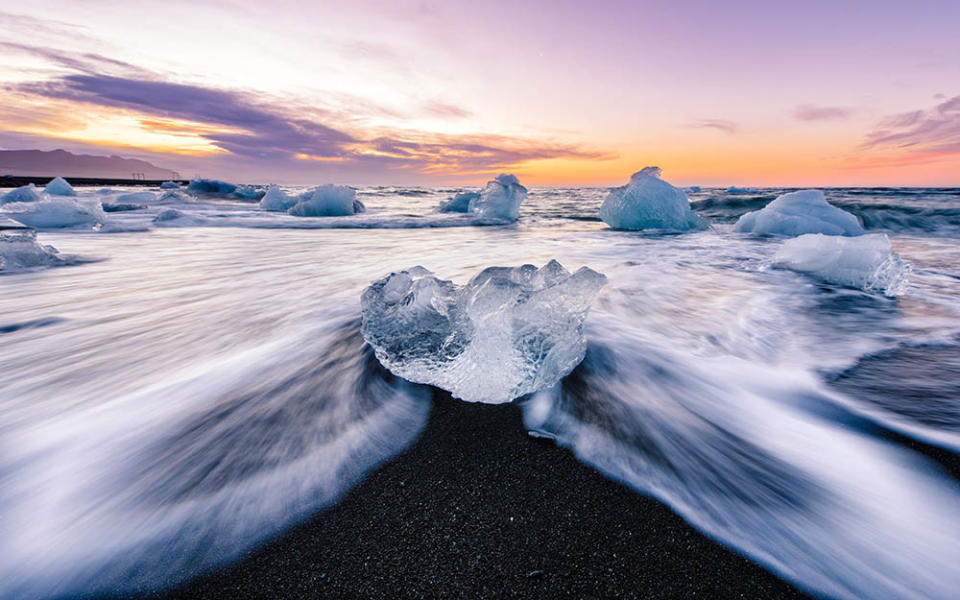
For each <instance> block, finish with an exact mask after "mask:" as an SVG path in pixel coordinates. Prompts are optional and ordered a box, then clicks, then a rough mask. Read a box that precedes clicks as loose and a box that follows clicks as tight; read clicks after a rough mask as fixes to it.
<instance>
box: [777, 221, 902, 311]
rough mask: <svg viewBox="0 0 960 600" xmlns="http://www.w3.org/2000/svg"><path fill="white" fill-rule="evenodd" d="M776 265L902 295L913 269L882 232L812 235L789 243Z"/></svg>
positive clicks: (821, 277) (829, 280)
mask: <svg viewBox="0 0 960 600" xmlns="http://www.w3.org/2000/svg"><path fill="white" fill-rule="evenodd" d="M773 266H774V267H777V268H780V269H790V270H792V271H797V272H799V273H806V274H808V275H811V276H813V277H816V278H818V279H821V280H823V281H826V282H827V283H833V284H836V285H842V286H846V287H852V288H858V289H861V290H865V291H868V292H872V291H877V292H881V293H884V294H886V295H888V296H899V295H901V294H903V293H904V292H905V291H906V289H907V283H908V279H909V277H910V272H911V267H910V264H909V263H905V262H904V261H903V260H901V259H900V256H898V255H897V253H895V252H892V251H891V250H890V239H889V238H887V236H886V235H885V234H882V233H872V234H869V235H862V236H859V237H841V236H835V235H823V234H822V233H812V234H806V235H801V236H800V237H798V238H795V239H792V240H787V241H786V242H784V243H783V246H781V247H780V249H779V250H778V251H777V253H776V255H774V257H773Z"/></svg>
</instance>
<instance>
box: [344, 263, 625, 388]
mask: <svg viewBox="0 0 960 600" xmlns="http://www.w3.org/2000/svg"><path fill="white" fill-rule="evenodd" d="M605 283H606V277H604V276H603V275H601V274H600V273H597V272H596V271H593V270H591V269H588V268H586V267H583V268H581V269H580V270H579V271H577V272H576V273H574V274H573V275H570V273H569V272H567V270H566V269H564V268H563V267H562V266H561V265H560V263H558V262H557V261H550V262H549V263H548V264H546V265H545V266H544V267H543V268H541V269H537V268H536V267H535V266H533V265H523V266H522V267H515V268H511V267H490V268H487V269H484V270H483V271H481V272H480V273H479V274H478V275H477V276H476V277H474V278H473V279H472V280H471V281H470V282H469V283H468V284H466V285H465V286H458V285H456V284H454V283H453V282H451V281H447V280H442V279H438V278H437V277H434V276H433V274H432V273H431V272H430V271H428V270H426V269H424V268H423V267H415V268H413V269H410V270H409V271H401V272H399V273H392V274H391V275H390V276H388V277H385V278H384V279H381V280H379V281H376V282H374V283H373V284H371V285H370V287H368V288H367V289H366V290H365V291H364V293H363V297H362V299H361V304H362V307H363V337H364V339H366V341H367V342H368V343H369V344H370V345H371V346H372V347H373V349H374V351H375V352H376V355H377V358H378V359H379V360H380V362H381V363H382V364H383V365H384V366H385V367H387V368H388V369H390V371H392V372H393V373H394V374H396V375H399V376H400V377H403V378H405V379H408V380H410V381H415V382H418V383H427V384H431V385H435V386H437V387H440V388H443V389H445V390H448V391H449V392H450V393H451V394H453V395H454V396H456V397H457V398H462V399H463V400H467V401H469V402H485V403H489V404H498V403H502V402H509V401H511V400H513V399H514V398H517V397H519V396H522V395H524V394H528V393H530V392H534V391H536V390H540V389H543V388H547V387H550V386H552V385H554V384H556V383H557V382H558V381H560V379H562V378H563V377H564V376H566V375H567V374H568V373H569V372H570V371H572V370H573V368H574V367H576V366H577V365H578V364H579V363H580V361H581V360H583V356H584V352H585V351H586V341H585V340H584V337H583V320H584V319H585V318H586V316H587V311H588V310H589V308H590V303H591V302H592V301H593V298H594V297H595V296H596V295H597V293H599V291H600V289H601V288H602V287H603V285H604V284H605Z"/></svg>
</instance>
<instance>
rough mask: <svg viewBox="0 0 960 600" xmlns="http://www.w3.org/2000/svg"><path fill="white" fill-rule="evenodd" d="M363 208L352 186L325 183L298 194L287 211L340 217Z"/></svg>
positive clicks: (306, 214)
mask: <svg viewBox="0 0 960 600" xmlns="http://www.w3.org/2000/svg"><path fill="white" fill-rule="evenodd" d="M364 210H366V208H365V207H364V206H363V202H360V201H359V200H357V193H356V192H355V191H354V190H353V189H352V188H349V187H346V186H343V185H330V184H327V185H321V186H320V187H318V188H314V189H313V190H311V191H309V192H307V193H306V194H303V195H302V196H300V198H299V199H298V201H297V203H296V204H294V205H293V207H292V208H291V209H290V210H289V211H287V212H289V214H291V215H293V216H295V217H342V216H346V215H352V214H355V213H359V212H363V211H364Z"/></svg>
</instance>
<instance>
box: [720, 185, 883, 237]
mask: <svg viewBox="0 0 960 600" xmlns="http://www.w3.org/2000/svg"><path fill="white" fill-rule="evenodd" d="M733 230H734V231H739V232H741V233H762V234H772V235H789V236H798V235H803V234H805V233H825V234H827V235H863V233H864V230H863V227H862V226H861V225H860V221H859V220H858V219H857V217H855V216H854V215H852V214H850V213H848V212H847V211H845V210H841V209H839V208H837V207H836V206H833V205H832V204H830V203H829V202H827V199H826V198H824V196H823V192H821V191H820V190H803V191H799V192H790V193H788V194H783V195H782V196H778V197H777V199H776V200H774V201H773V202H771V203H770V204H768V205H766V206H765V207H763V208H762V209H760V210H755V211H753V212H748V213H747V214H745V215H743V216H741V217H740V219H739V220H738V221H737V224H736V225H734V227H733Z"/></svg>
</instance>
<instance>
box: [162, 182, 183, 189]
mask: <svg viewBox="0 0 960 600" xmlns="http://www.w3.org/2000/svg"><path fill="white" fill-rule="evenodd" d="M160 189H161V190H179V189H180V184H179V183H178V182H176V181H164V182H163V183H161V184H160Z"/></svg>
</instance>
